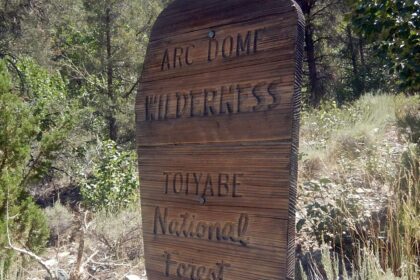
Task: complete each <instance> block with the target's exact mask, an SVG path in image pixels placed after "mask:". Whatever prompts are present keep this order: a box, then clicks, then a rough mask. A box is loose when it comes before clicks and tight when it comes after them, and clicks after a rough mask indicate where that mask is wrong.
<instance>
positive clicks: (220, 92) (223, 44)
mask: <svg viewBox="0 0 420 280" xmlns="http://www.w3.org/2000/svg"><path fill="white" fill-rule="evenodd" d="M302 44H303V18H302V14H301V12H300V10H299V8H298V5H297V4H296V3H294V2H293V1H290V0H264V1H261V0H200V1H197V0H176V1H174V2H173V3H172V4H171V5H170V6H169V7H168V8H167V9H166V10H165V11H164V12H162V14H161V15H160V16H159V18H158V20H157V22H156V24H155V26H154V28H153V31H152V35H151V41H150V44H149V48H148V52H147V57H146V61H145V65H144V70H143V74H142V79H141V84H140V86H139V93H138V95H137V100H136V123H137V143H138V154H139V172H140V177H141V203H142V217H143V232H144V245H145V258H146V270H147V275H148V278H149V280H163V279H191V280H199V279H201V280H205V279H206V280H207V279H208V280H213V279H214V280H216V279H217V280H222V279H226V280H242V279H243V280H251V279H252V280H271V279H276V280H280V279H291V278H293V274H294V223H295V217H294V216H295V210H294V206H295V192H296V190H295V189H296V172H297V145H298V122H299V104H300V92H299V90H300V77H301V63H302ZM216 47H217V48H216Z"/></svg>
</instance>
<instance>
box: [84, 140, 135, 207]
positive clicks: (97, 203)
mask: <svg viewBox="0 0 420 280" xmlns="http://www.w3.org/2000/svg"><path fill="white" fill-rule="evenodd" d="M135 174H136V165H135V154H134V153H133V152H127V151H121V150H120V149H119V148H118V147H117V145H116V144H115V142H113V141H111V140H109V141H104V142H103V143H102V144H101V146H100V148H99V157H98V159H97V160H96V161H95V162H94V163H93V166H92V171H91V173H90V174H86V175H85V177H86V178H85V179H84V180H83V182H82V187H81V193H82V196H83V200H84V202H85V203H86V205H87V206H88V207H90V208H91V209H93V210H95V211H98V210H106V211H109V212H114V211H118V210H120V209H121V208H123V207H126V206H127V205H129V204H131V203H132V202H133V201H136V200H137V198H138V192H137V191H138V180H137V176H136V175H135Z"/></svg>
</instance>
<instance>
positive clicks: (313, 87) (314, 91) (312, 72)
mask: <svg viewBox="0 0 420 280" xmlns="http://www.w3.org/2000/svg"><path fill="white" fill-rule="evenodd" d="M305 44H306V48H305V50H306V59H307V61H308V69H309V83H310V86H309V88H310V91H311V97H310V102H311V104H312V106H314V107H317V106H318V105H319V103H320V102H321V98H322V96H323V93H322V89H321V87H320V81H319V78H318V71H317V65H316V58H315V45H314V38H313V32H312V26H311V25H310V24H308V25H306V27H305Z"/></svg>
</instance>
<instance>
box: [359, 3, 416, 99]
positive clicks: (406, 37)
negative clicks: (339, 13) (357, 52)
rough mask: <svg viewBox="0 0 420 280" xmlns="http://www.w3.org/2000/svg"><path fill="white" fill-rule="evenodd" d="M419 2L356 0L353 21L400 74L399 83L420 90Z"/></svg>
mask: <svg viewBox="0 0 420 280" xmlns="http://www.w3.org/2000/svg"><path fill="white" fill-rule="evenodd" d="M419 14H420V2H419V1H415V0H376V1H369V0H357V1H355V2H354V5H353V12H352V15H351V19H352V23H353V25H354V26H355V28H356V30H357V32H358V33H359V34H360V35H361V36H362V37H363V39H364V40H366V41H368V42H370V43H372V44H373V45H374V47H375V51H376V53H377V54H378V55H379V56H381V57H382V58H383V61H384V62H386V63H387V64H388V66H389V68H390V70H391V73H394V72H395V73H397V74H398V76H399V82H398V84H399V86H400V87H401V89H406V90H408V91H410V92H413V93H414V92H418V91H419V90H420V33H419V29H420V16H419Z"/></svg>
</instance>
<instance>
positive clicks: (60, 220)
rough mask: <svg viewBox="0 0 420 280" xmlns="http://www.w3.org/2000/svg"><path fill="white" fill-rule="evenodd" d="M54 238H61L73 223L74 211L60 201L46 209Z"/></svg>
mask: <svg viewBox="0 0 420 280" xmlns="http://www.w3.org/2000/svg"><path fill="white" fill-rule="evenodd" d="M44 213H45V216H46V217H47V223H48V226H49V228H50V230H51V234H52V236H53V238H54V239H55V238H57V239H58V238H59V236H60V235H62V234H64V233H65V231H66V230H68V229H69V228H70V227H71V226H72V225H73V215H72V213H71V212H70V211H69V210H68V209H67V208H66V207H65V206H64V205H62V204H61V203H60V202H59V201H58V202H56V203H55V204H54V206H53V207H48V208H46V209H45V210H44Z"/></svg>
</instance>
